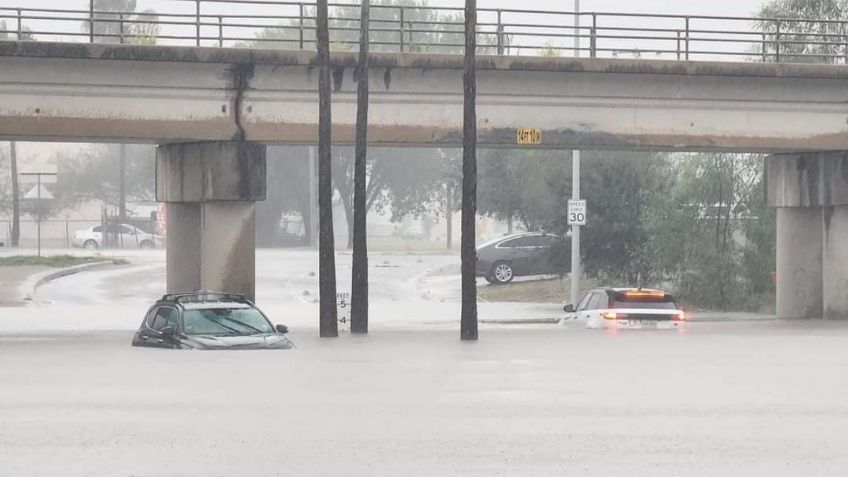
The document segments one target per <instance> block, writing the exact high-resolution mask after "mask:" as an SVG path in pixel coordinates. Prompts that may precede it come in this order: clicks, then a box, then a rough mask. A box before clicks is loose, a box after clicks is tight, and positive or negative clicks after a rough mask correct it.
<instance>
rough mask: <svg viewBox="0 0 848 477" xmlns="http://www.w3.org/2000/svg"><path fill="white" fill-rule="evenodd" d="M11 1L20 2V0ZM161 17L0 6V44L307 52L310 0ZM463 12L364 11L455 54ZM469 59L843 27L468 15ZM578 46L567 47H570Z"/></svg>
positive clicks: (353, 27)
mask: <svg viewBox="0 0 848 477" xmlns="http://www.w3.org/2000/svg"><path fill="white" fill-rule="evenodd" d="M20 1H21V3H23V2H24V0H20ZM163 1H164V2H165V3H164V5H166V6H167V8H166V10H165V11H157V12H154V11H143V12H127V11H111V10H97V9H96V8H95V7H96V5H95V3H96V2H95V1H94V0H88V8H87V9H82V10H80V9H77V10H74V9H46V8H28V7H26V6H23V5H22V6H20V7H0V38H2V37H6V38H7V39H8V38H10V39H20V40H25V39H32V40H48V41H75V42H89V43H141V44H152V43H156V44H163V45H195V46H218V47H225V46H226V47H265V48H283V49H300V50H311V49H314V48H315V12H314V3H313V2H294V1H280V0H244V1H242V0H238V1H236V0H163ZM331 7H332V10H331V14H330V29H331V32H330V38H331V42H332V43H333V48H335V49H337V50H351V51H354V50H356V48H357V47H358V34H359V33H358V32H359V8H358V6H356V5H351V4H331ZM462 14H463V9H462V8H449V7H415V6H387V5H373V6H372V13H371V17H372V18H371V32H370V39H371V42H372V50H373V51H375V52H380V51H382V52H431V53H461V52H462V48H463V44H464V43H463V31H464V24H463V19H462ZM478 20H479V22H478V43H479V45H480V46H479V51H478V53H479V54H483V55H487V54H488V55H545V56H560V55H575V54H579V55H580V56H590V57H615V56H619V57H620V56H624V57H641V58H645V59H652V58H657V59H675V60H689V59H710V60H732V61H762V62H817V63H848V22H845V21H841V20H825V19H801V18H753V17H722V16H690V15H660V14H637V13H610V12H581V13H574V12H568V11H543V10H519V9H492V8H480V9H478ZM575 42H576V43H575Z"/></svg>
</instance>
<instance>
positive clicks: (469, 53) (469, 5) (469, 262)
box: [460, 0, 477, 341]
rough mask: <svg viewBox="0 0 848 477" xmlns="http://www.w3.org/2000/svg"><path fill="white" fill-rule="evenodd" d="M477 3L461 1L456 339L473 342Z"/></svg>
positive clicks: (466, 0) (474, 324)
mask: <svg viewBox="0 0 848 477" xmlns="http://www.w3.org/2000/svg"><path fill="white" fill-rule="evenodd" d="M476 56H477V0H465V71H464V72H463V76H462V82H463V90H464V105H463V125H462V239H461V240H462V245H461V250H460V255H461V257H460V259H461V261H462V265H461V269H462V316H461V325H460V338H461V339H462V340H464V341H476V340H477V270H476V266H477V263H476V262H477V251H476V243H475V241H476V226H475V221H476V220H477V108H476V104H477V71H476V68H477V65H476Z"/></svg>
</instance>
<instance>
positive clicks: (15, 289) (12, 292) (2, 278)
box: [0, 265, 51, 307]
mask: <svg viewBox="0 0 848 477" xmlns="http://www.w3.org/2000/svg"><path fill="white" fill-rule="evenodd" d="M50 269H51V267H46V266H38V265H25V266H12V267H0V307H10V306H23V305H25V304H26V301H24V296H25V291H24V290H22V289H21V286H22V285H23V284H24V282H26V281H27V279H28V278H30V277H31V276H33V275H36V274H38V273H42V272H44V271H46V270H50Z"/></svg>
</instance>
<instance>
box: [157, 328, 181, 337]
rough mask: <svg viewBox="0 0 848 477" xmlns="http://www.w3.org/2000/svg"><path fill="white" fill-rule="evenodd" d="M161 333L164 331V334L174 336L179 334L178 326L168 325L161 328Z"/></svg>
mask: <svg viewBox="0 0 848 477" xmlns="http://www.w3.org/2000/svg"><path fill="white" fill-rule="evenodd" d="M159 333H162V336H174V335H176V334H177V327H176V326H166V327H164V328H162V329H161V330H159Z"/></svg>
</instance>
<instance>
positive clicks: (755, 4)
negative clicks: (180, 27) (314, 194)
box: [0, 0, 763, 162]
mask: <svg viewBox="0 0 848 477" xmlns="http://www.w3.org/2000/svg"><path fill="white" fill-rule="evenodd" d="M331 2H333V3H354V4H356V3H359V2H358V0H341V1H340V0H331ZM311 3H314V2H311ZM428 3H429V4H430V5H433V6H445V7H462V6H463V5H464V1H462V0H430V1H429V2H428ZM138 4H139V9H147V8H152V9H154V10H156V11H159V12H173V13H192V12H194V2H188V1H180V0H138ZM762 4H763V0H688V1H687V0H580V10H581V11H583V12H629V13H666V14H687V15H716V16H742V17H748V16H753V15H755V13H756V11H757V10H758V8H759V7H760V5H762ZM477 6H478V8H514V9H533V10H554V11H571V10H573V8H574V1H573V0H478V1H477ZM0 7H28V8H55V9H80V10H84V9H87V8H88V0H0ZM204 8H208V9H209V10H203V11H204V12H207V13H213V10H214V13H244V12H248V13H251V14H257V13H261V12H268V13H269V14H273V13H274V9H273V8H271V7H262V6H256V5H238V2H236V1H234V2H232V4H230V5H224V6H222V5H220V4H217V5H216V4H207V6H206V7H204ZM277 11H279V10H277ZM481 21H482V20H481ZM69 27H70V26H69V25H68V24H67V23H64V24H62V27H61V28H69ZM72 28H76V27H72ZM67 147H75V146H73V145H64V144H50V145H35V144H21V146H20V151H21V157H22V159H23V160H25V161H38V162H41V161H43V160H45V159H47V158H49V157H50V156H52V155H53V153H54V152H55V151H56V150H57V149H60V148H67Z"/></svg>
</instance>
